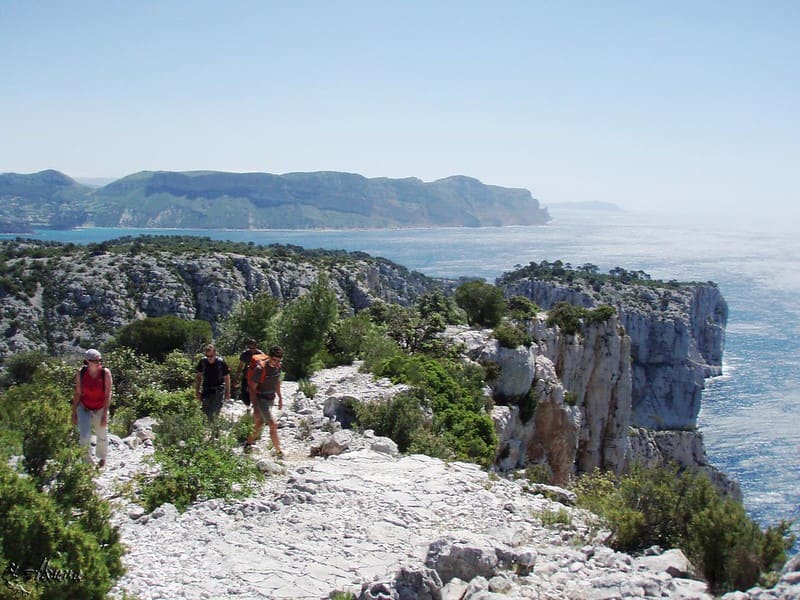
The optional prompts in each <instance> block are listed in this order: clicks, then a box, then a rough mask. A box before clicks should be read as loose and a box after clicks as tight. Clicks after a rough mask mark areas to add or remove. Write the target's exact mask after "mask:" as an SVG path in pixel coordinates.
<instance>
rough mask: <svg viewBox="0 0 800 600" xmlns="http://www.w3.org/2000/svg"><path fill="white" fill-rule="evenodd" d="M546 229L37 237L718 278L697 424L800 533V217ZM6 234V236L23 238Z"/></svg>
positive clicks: (614, 220)
mask: <svg viewBox="0 0 800 600" xmlns="http://www.w3.org/2000/svg"><path fill="white" fill-rule="evenodd" d="M550 213H551V215H553V221H552V222H551V223H550V224H548V225H545V226H538V227H502V228H498V227H486V228H470V229H462V228H437V229H403V230H348V231H255V232H254V231H220V230H213V231H208V230H143V229H81V230H75V231H40V232H37V234H36V235H34V236H30V237H36V238H39V239H48V240H58V241H65V242H74V243H78V244H85V243H91V242H99V241H103V240H107V239H112V238H116V237H120V236H123V235H139V234H143V233H147V234H165V235H169V234H181V235H199V236H207V237H211V238H214V239H226V240H234V241H245V242H251V241H252V242H254V243H256V244H271V243H291V244H296V245H299V246H304V247H306V248H326V249H342V250H351V251H352V250H360V251H364V252H367V253H369V254H372V255H375V256H383V257H385V258H388V259H390V260H393V261H395V262H398V263H400V264H402V265H405V266H406V267H408V268H411V269H414V270H417V271H420V272H421V273H424V274H426V275H430V276H435V277H452V278H455V277H459V276H480V277H484V278H486V279H487V280H489V281H493V280H494V278H495V277H497V276H498V275H500V274H501V273H503V272H504V271H507V270H510V269H512V268H514V266H515V265H526V264H528V263H529V262H531V261H537V262H538V261H541V260H549V261H553V260H556V259H561V260H563V261H565V262H570V263H572V264H573V265H581V264H583V263H587V262H591V263H594V264H596V265H597V266H599V267H600V269H601V271H603V272H607V271H608V270H609V269H611V268H613V267H616V266H620V267H623V268H625V269H629V270H638V269H642V270H644V271H647V272H648V273H650V274H651V275H652V276H653V277H654V278H659V279H666V280H669V279H677V280H680V281H715V282H717V283H718V284H719V286H720V289H721V291H722V293H723V295H724V296H725V298H726V300H727V302H728V305H729V309H730V315H729V320H728V328H727V334H726V342H725V357H724V364H723V371H724V374H723V376H722V377H718V378H716V379H713V380H708V381H707V382H706V390H705V392H704V395H703V407H702V410H701V413H700V418H699V426H700V430H701V431H702V432H703V435H704V437H705V442H706V448H707V451H708V454H709V457H710V459H711V461H712V463H713V464H715V465H716V466H717V467H719V468H721V469H722V470H723V471H725V472H727V473H728V474H729V475H730V476H732V477H734V478H736V479H738V480H739V482H740V483H741V486H742V490H743V492H744V499H745V505H746V507H747V509H748V511H749V512H750V514H751V515H752V516H753V517H754V518H755V519H756V520H757V521H758V522H759V523H761V524H762V525H769V524H773V523H775V522H776V521H778V520H779V519H792V520H794V521H795V525H794V529H795V531H797V532H798V533H799V534H800V302H798V299H800V269H798V268H797V267H798V264H800V241H799V240H798V237H799V236H797V234H796V232H795V231H794V230H793V227H794V226H793V224H791V223H788V222H783V223H780V222H779V223H777V224H776V223H768V222H759V221H758V220H753V219H750V220H748V221H747V222H745V223H742V222H737V221H734V220H732V219H726V218H724V217H717V218H708V217H706V218H699V217H696V216H693V215H689V216H687V215H681V216H675V215H669V214H654V213H633V212H601V211H596V212H593V211H580V210H574V209H569V210H568V209H558V208H552V209H550ZM13 237H16V236H11V235H6V236H0V238H13Z"/></svg>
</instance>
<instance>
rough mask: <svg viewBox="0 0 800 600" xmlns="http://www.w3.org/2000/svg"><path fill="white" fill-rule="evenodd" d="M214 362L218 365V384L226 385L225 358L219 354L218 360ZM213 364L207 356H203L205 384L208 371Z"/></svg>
mask: <svg viewBox="0 0 800 600" xmlns="http://www.w3.org/2000/svg"><path fill="white" fill-rule="evenodd" d="M214 364H215V365H216V367H217V386H218V387H219V386H223V385H225V375H224V373H225V369H224V368H223V367H224V365H225V359H224V358H223V357H222V356H220V355H219V354H217V360H215V361H214ZM210 366H211V363H210V362H208V359H207V358H203V383H204V384H205V381H206V371H207V369H208V368H209V367H210Z"/></svg>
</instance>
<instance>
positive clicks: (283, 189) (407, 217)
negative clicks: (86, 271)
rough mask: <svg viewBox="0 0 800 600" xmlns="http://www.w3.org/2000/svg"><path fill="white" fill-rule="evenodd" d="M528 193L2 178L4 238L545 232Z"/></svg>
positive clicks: (180, 175) (196, 175)
mask: <svg viewBox="0 0 800 600" xmlns="http://www.w3.org/2000/svg"><path fill="white" fill-rule="evenodd" d="M548 221H550V215H549V213H548V211H547V209H546V208H542V207H541V206H540V205H539V201H538V200H537V199H536V198H534V197H533V195H532V194H531V192H530V191H528V190H526V189H522V188H506V187H500V186H495V185H486V184H484V183H482V182H480V181H479V180H477V179H474V178H471V177H465V176H461V175H456V176H452V177H446V178H444V179H439V180H436V181H432V182H423V181H422V180H420V179H417V178H414V177H411V178H405V179H389V178H386V177H378V178H366V177H364V176H362V175H357V174H354V173H343V172H335V171H321V172H313V173H286V174H283V175H274V174H270V173H227V172H220V171H191V172H172V171H142V172H139V173H135V174H132V175H128V176H126V177H123V178H121V179H117V180H115V181H112V182H110V183H107V184H106V185H103V186H101V187H97V185H96V183H95V184H94V185H86V184H82V183H79V182H78V181H76V180H74V179H72V178H71V177H68V176H67V175H65V174H63V173H61V172H59V171H55V170H47V171H41V172H39V173H33V174H27V175H26V174H18V173H3V174H0V231H2V232H6V233H15V232H20V233H25V232H29V231H31V230H32V229H36V228H39V229H72V228H75V227H92V226H94V227H132V228H145V227H152V228H197V229H226V228H227V229H316V228H329V229H339V228H341V229H344V228H370V229H382V228H404V227H489V226H507V225H542V224H545V223H547V222H548Z"/></svg>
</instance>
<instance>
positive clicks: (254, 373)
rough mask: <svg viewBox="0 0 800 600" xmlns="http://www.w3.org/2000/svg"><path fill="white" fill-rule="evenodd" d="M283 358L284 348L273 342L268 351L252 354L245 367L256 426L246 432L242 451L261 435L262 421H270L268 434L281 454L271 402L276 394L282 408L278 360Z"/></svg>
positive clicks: (280, 454)
mask: <svg viewBox="0 0 800 600" xmlns="http://www.w3.org/2000/svg"><path fill="white" fill-rule="evenodd" d="M282 360H283V348H281V347H280V346H273V347H272V348H270V349H269V353H268V354H267V355H263V354H256V355H253V358H252V361H253V362H252V364H251V365H250V368H248V370H247V376H248V385H249V387H250V402H251V403H252V405H253V414H254V416H255V426H254V427H253V432H252V433H251V434H250V435H249V436H247V441H246V442H245V443H244V450H245V452H249V451H250V449H251V448H252V447H253V444H254V443H255V441H256V440H257V439H258V438H259V437H261V430H262V429H263V428H264V423H265V422H266V423H267V424H268V425H269V437H270V439H271V440H272V446H273V448H275V455H276V456H277V457H278V458H281V457H282V456H283V452H281V444H280V441H279V440H278V424H277V423H276V422H275V419H274V418H273V417H272V411H271V409H272V405H273V404H274V403H275V396H277V397H278V410H282V409H283V395H282V394H281V362H282Z"/></svg>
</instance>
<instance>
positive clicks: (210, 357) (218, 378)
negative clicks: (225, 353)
mask: <svg viewBox="0 0 800 600" xmlns="http://www.w3.org/2000/svg"><path fill="white" fill-rule="evenodd" d="M195 371H196V373H197V375H196V376H195V380H194V395H195V396H196V397H197V399H198V400H199V401H200V402H201V403H202V405H203V412H204V413H206V416H207V417H208V419H209V420H213V419H214V418H215V417H216V416H217V415H218V414H219V412H220V411H221V410H222V399H223V397H224V398H225V400H230V399H231V370H230V368H229V367H228V364H227V363H226V362H225V359H224V358H222V357H221V356H217V349H216V348H215V347H214V344H209V345H208V346H206V350H205V357H204V358H201V359H200V362H198V363H197V368H196V369H195ZM201 386H202V388H201Z"/></svg>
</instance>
